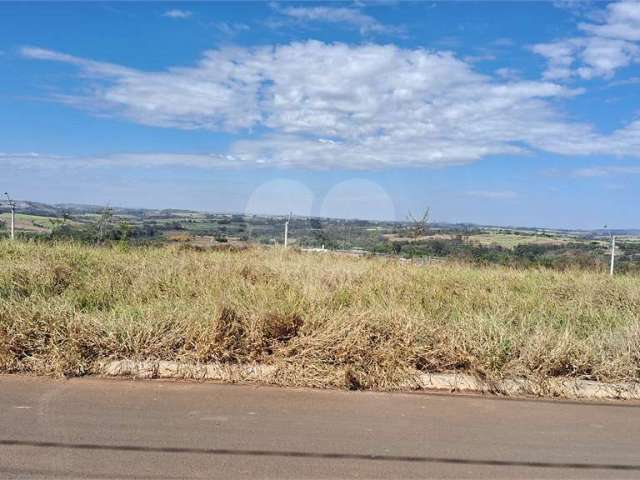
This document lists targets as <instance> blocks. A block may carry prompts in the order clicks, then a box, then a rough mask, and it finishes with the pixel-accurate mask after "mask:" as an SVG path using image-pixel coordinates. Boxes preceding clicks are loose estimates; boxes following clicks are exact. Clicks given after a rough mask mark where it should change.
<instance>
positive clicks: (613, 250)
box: [609, 235, 616, 276]
mask: <svg viewBox="0 0 640 480" xmlns="http://www.w3.org/2000/svg"><path fill="white" fill-rule="evenodd" d="M615 261H616V236H615V235H611V266H610V267H609V275H611V276H613V266H614V264H615Z"/></svg>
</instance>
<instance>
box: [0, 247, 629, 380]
mask: <svg viewBox="0 0 640 480" xmlns="http://www.w3.org/2000/svg"><path fill="white" fill-rule="evenodd" d="M0 265H2V268H1V269H0V371H4V372H35V373H40V374H54V375H61V374H64V375H82V374H86V373H91V371H92V368H93V366H94V364H95V362H96V361H97V360H99V359H105V358H114V359H120V358H132V359H164V360H183V361H189V362H212V361H221V362H234V363H239V362H247V361H258V362H264V363H268V364H271V365H275V366H276V367H277V376H276V378H277V382H278V383H280V384H283V385H307V386H333V387H347V388H376V389H394V388H398V387H399V386H400V385H401V384H402V383H403V382H405V381H407V380H408V379H410V378H411V376H412V375H414V374H415V372H416V371H431V372H443V371H464V372H468V373H475V374H477V375H479V376H483V377H488V378H495V379H497V378H503V377H511V376H525V377H529V378H531V379H534V380H535V379H543V378H545V377H548V376H571V377H581V378H590V379H598V380H603V381H619V380H627V381H629V380H632V381H637V380H639V379H640V281H639V280H638V277H631V276H619V277H615V278H613V279H611V278H609V277H608V276H606V275H601V274H590V273H585V272H565V273H559V272H552V271H546V270H527V271H518V270H513V269H507V268H502V267H490V268H477V267H470V266H465V265H455V264H442V265H429V266H426V267H425V266H422V267H420V266H415V265H408V264H402V263H399V262H396V261H394V260H389V259H364V258H351V257H344V256H337V255H331V254H308V253H307V254H304V253H297V252H295V251H292V250H289V251H285V250H282V249H252V250H247V251H242V252H220V251H218V252H216V251H194V250H189V249H184V248H180V247H162V248H160V247H158V248H132V249H126V248H121V249H119V248H115V247H114V248H110V247H103V248H95V247H87V246H80V245H74V244H59V245H55V246H51V245H38V244H27V243H11V242H9V241H4V242H0Z"/></svg>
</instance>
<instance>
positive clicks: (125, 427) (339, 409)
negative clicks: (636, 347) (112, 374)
mask: <svg viewBox="0 0 640 480" xmlns="http://www.w3.org/2000/svg"><path fill="white" fill-rule="evenodd" d="M433 477H437V478H443V477H444V478H449V477H450V478H460V477H467V478H478V477H482V478H496V477H503V478H504V477H506V478H569V477H574V478H607V477H608V478H640V404H630V403H620V404H613V405H612V404H580V403H575V402H547V401H525V400H506V399H497V398H490V397H485V398H482V397H473V396H453V395H428V394H383V393H364V392H355V393H354V392H338V391H313V390H302V389H300V390H297V389H293V390H291V389H279V388H270V387H254V386H233V385H216V384H198V383H180V382H175V383H174V382H160V381H131V380H99V379H74V380H51V379H41V378H30V377H14V376H0V478H3V479H4V478H124V479H130V478H175V479H182V478H222V479H231V478H433Z"/></svg>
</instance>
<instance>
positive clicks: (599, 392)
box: [95, 360, 640, 400]
mask: <svg viewBox="0 0 640 480" xmlns="http://www.w3.org/2000/svg"><path fill="white" fill-rule="evenodd" d="M95 372H96V373H98V374H101V375H105V376H110V377H134V378H145V379H152V378H165V379H190V380H215V381H220V382H231V383H237V382H256V383H265V384H271V383H275V377H276V375H277V368H276V367H274V366H271V365H262V364H241V365H228V364H227V365H225V364H222V363H217V364H200V365H198V364H188V363H180V362H168V361H138V362H136V361H133V360H112V361H102V362H98V363H97V365H96V367H95ZM413 378H414V379H413V381H411V382H407V383H406V384H405V385H404V389H406V390H447V391H450V392H475V393H493V394H502V395H514V396H518V395H536V396H555V397H563V398H577V399H590V400H598V399H603V400H604V399H612V400H613V399H615V400H640V383H615V384H611V383H602V382H594V381H588V380H579V379H572V380H571V379H549V380H547V381H546V382H543V383H537V382H531V381H528V380H527V379H524V378H519V379H507V380H502V381H496V382H487V381H483V380H480V379H478V378H476V377H474V376H473V375H467V374H460V373H422V372H417V371H416V372H415V373H414V375H413Z"/></svg>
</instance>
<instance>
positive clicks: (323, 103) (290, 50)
mask: <svg viewBox="0 0 640 480" xmlns="http://www.w3.org/2000/svg"><path fill="white" fill-rule="evenodd" d="M22 53H23V55H25V56H27V57H30V58H34V59H40V60H52V61H58V62H64V63H68V64H71V65H74V66H75V67H77V68H78V69H79V70H80V72H81V74H82V75H83V76H84V77H86V78H85V81H86V83H85V85H86V87H85V89H83V90H82V91H81V92H64V93H63V94H59V95H58V96H57V97H56V99H57V100H58V101H61V102H65V103H67V104H69V105H72V106H75V107H81V108H87V109H92V110H95V111H97V112H100V113H101V114H110V115H117V116H122V117H125V118H128V119H130V120H132V121H134V122H137V123H140V124H144V125H153V126H160V127H173V128H181V129H201V130H210V131H229V132H236V133H242V134H244V136H243V137H242V139H241V140H238V141H235V142H234V143H232V144H231V146H230V147H229V149H228V150H227V151H226V152H223V153H222V154H220V155H219V158H216V159H214V160H211V158H209V157H207V159H206V160H202V159H201V156H195V157H192V156H188V155H186V156H185V157H184V158H182V161H184V162H186V163H187V164H189V162H196V163H200V162H203V161H204V162H205V164H206V165H209V164H210V163H211V162H213V163H215V164H216V165H229V164H234V165H266V166H294V167H302V168H347V169H370V168H385V167H392V166H393V167H397V166H405V167H417V166H426V165H430V166H437V165H452V164H463V163H469V162H473V161H476V160H479V159H481V158H483V157H486V156H489V155H499V154H503V155H504V154H509V155H518V154H525V153H527V152H530V151H531V150H536V149H539V150H544V151H547V152H552V153H558V154H566V155H591V154H615V155H627V156H637V155H638V152H640V121H637V122H634V123H632V124H630V125H628V126H627V127H625V128H622V129H620V130H618V131H616V132H613V133H612V134H610V135H601V134H599V133H598V132H596V131H595V130H594V129H593V128H592V126H590V125H589V124H584V123H575V122H569V121H567V120H566V119H565V118H564V117H563V116H562V115H561V114H560V113H559V112H558V111H557V110H556V109H555V108H554V106H553V103H554V101H555V100H557V99H561V98H566V97H571V96H573V95H578V94H581V93H582V91H581V90H578V89H571V88H568V87H566V86H562V85H559V84H556V83H553V82H550V81H517V80H507V81H505V80H503V79H500V78H492V77H489V76H487V75H482V74H479V73H477V72H476V71H474V69H473V68H472V66H471V65H469V64H468V63H465V62H463V61H461V60H460V59H458V58H456V57H455V56H454V55H453V54H451V53H447V52H437V51H428V50H423V49H415V50H410V49H403V48H399V47H396V46H393V45H373V44H366V45H357V46H349V45H345V44H341V43H334V44H325V43H322V42H318V41H309V42H304V43H291V44H288V45H280V46H273V47H258V48H235V47H228V48H221V49H218V50H211V51H207V52H205V53H204V54H203V56H202V58H201V60H200V61H199V62H198V63H197V64H196V65H195V66H191V67H172V68H169V69H166V70H163V71H156V72H145V71H141V70H136V69H130V68H126V67H122V66H119V65H113V64H109V63H102V62H96V61H93V60H88V59H83V58H78V57H75V56H71V55H67V54H63V53H59V52H53V51H49V50H44V49H39V48H33V47H27V48H24V49H23V50H22ZM255 132H260V134H258V133H255ZM129 158H133V157H129ZM162 158H165V157H162ZM166 158H171V160H172V161H174V160H176V159H177V157H176V156H175V155H174V156H171V157H166ZM135 160H136V161H139V160H141V157H135ZM144 160H145V161H147V160H148V159H147V157H144ZM109 161H114V160H113V159H110V160H109ZM155 161H158V160H155Z"/></svg>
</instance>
